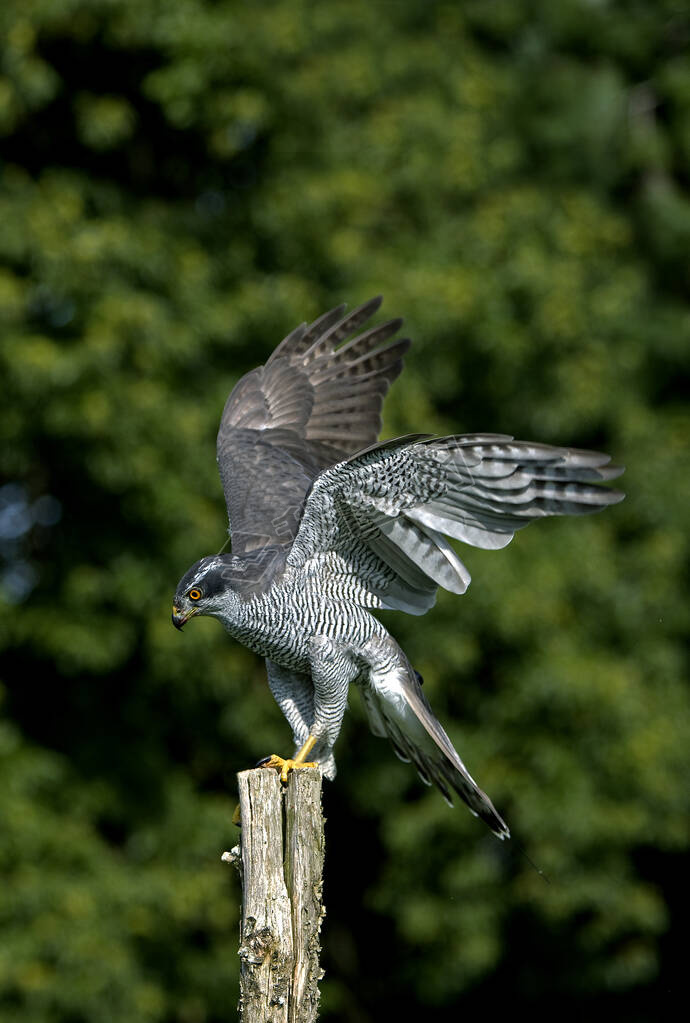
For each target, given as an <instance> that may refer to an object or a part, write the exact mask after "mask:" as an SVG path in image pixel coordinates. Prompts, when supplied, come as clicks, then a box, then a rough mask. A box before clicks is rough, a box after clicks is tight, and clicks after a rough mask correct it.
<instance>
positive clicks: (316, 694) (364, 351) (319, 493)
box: [173, 298, 623, 838]
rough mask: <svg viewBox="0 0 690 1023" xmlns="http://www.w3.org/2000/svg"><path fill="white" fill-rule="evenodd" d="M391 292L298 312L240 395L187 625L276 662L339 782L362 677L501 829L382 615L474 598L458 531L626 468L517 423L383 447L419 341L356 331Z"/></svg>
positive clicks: (406, 753)
mask: <svg viewBox="0 0 690 1023" xmlns="http://www.w3.org/2000/svg"><path fill="white" fill-rule="evenodd" d="M380 303H381V299H380V298H377V299H373V300H371V301H370V302H367V303H365V304H364V305H362V306H360V307H359V308H358V309H355V310H354V311H353V312H352V313H350V314H348V315H344V307H342V306H341V307H339V308H337V309H333V310H331V311H330V312H328V313H326V314H324V315H323V316H322V317H320V318H319V319H318V320H316V321H315V322H314V323H312V324H310V325H306V324H302V325H301V326H300V327H298V328H296V329H295V330H293V331H292V332H291V333H290V334H288V336H287V337H286V338H285V339H284V340H283V341H282V342H281V343H280V344H279V345H278V347H277V348H276V349H275V351H274V352H273V354H272V355H271V357H270V358H269V359H268V361H267V362H266V364H265V365H264V366H261V367H259V368H257V369H255V370H252V372H250V373H248V374H247V375H246V376H245V377H243V378H242V379H241V380H240V382H239V383H238V384H237V386H236V387H235V388H234V390H233V391H232V393H231V394H230V397H229V398H228V401H227V403H226V405H225V409H224V410H223V415H222V418H221V423H220V428H219V431H218V445H217V452H218V464H219V469H220V476H221V480H222V483H223V489H224V492H225V498H226V503H227V507H228V515H229V518H230V528H231V534H232V550H233V553H232V554H225V555H216V556H212V557H208V558H203V559H202V560H201V561H199V562H197V563H196V564H195V565H193V566H192V568H191V569H190V570H189V571H188V572H187V573H186V574H185V575H184V576H183V578H182V580H181V581H180V583H179V585H178V588H177V591H176V594H175V603H174V608H173V621H174V622H175V624H176V625H177V626H178V627H181V626H182V625H183V624H184V622H185V621H187V620H188V618H190V617H191V616H192V615H194V614H207V615H212V616H215V617H217V618H219V619H220V620H221V621H222V623H223V624H224V626H225V627H226V629H227V630H228V631H229V632H230V633H231V634H232V635H233V636H235V637H236V638H237V639H239V640H240V641H241V642H243V643H245V644H246V645H247V646H248V647H250V648H251V649H252V650H254V651H256V652H257V653H260V654H262V655H263V656H264V657H265V658H266V664H267V672H268V679H269V684H270V687H271V691H272V692H273V694H274V696H275V698H276V700H277V702H278V704H279V706H280V707H281V710H282V711H283V713H284V714H285V716H286V718H287V720H288V722H289V724H290V727H291V728H292V731H293V739H294V742H295V745H296V747H297V748H299V747H302V746H303V745H304V743H305V742H307V741H308V742H309V744H310V745H311V744H313V749H312V752H311V754H310V756H311V757H313V758H315V759H316V760H318V761H319V762H320V763H321V765H322V767H323V769H324V773H325V774H326V775H327V776H328V777H333V775H334V774H335V760H334V757H333V746H334V744H335V741H336V739H337V736H338V732H339V730H340V725H341V722H342V716H343V713H344V710H345V705H346V700H347V693H348V688H349V685H350V683H353V682H354V683H356V684H357V685H358V686H359V687H360V688H361V690H362V693H363V697H364V703H365V707H366V710H367V714H368V717H369V722H370V726H371V729H372V731H373V732H374V733H375V734H376V735H382V736H387V737H388V738H389V739H390V741H391V743H392V744H393V747H394V749H395V751H396V753H397V754H398V755H399V756H400V757H401V758H403V759H405V760H409V761H412V762H413V763H414V765H415V767H416V768H417V770H418V772H419V774H420V775H421V777H422V778H423V780H425V781H427V782H429V783H431V782H433V783H435V784H436V785H437V786H438V787H439V788H440V790H441V792H442V793H443V795H444V796H445V798H446V799H448V801H450V800H451V795H452V793H453V792H457V793H458V794H459V795H460V796H461V798H462V799H463V800H464V801H465V802H466V803H467V805H468V806H469V808H470V809H471V810H472V812H473V813H475V814H477V815H478V816H480V817H481V818H482V819H483V820H484V821H486V823H487V824H488V825H489V827H490V828H491V829H492V830H493V831H494V832H495V833H496V834H497V835H498V836H499V837H501V838H504V837H507V836H508V834H509V831H508V828H507V826H506V824H505V823H504V821H503V820H502V819H501V817H500V816H499V815H498V813H497V812H496V810H495V808H494V806H493V804H492V803H491V800H490V799H489V798H488V796H486V794H485V793H484V792H482V791H481V789H480V788H479V787H478V786H477V785H476V783H475V782H474V780H473V779H472V778H471V776H470V775H469V773H468V772H467V769H466V768H465V766H464V764H463V763H462V760H461V759H460V757H459V756H458V754H457V752H456V751H455V749H454V747H453V745H452V743H451V741H450V739H449V738H448V736H447V734H446V733H445V731H444V730H443V728H442V727H441V725H440V723H439V722H438V720H437V719H436V717H435V716H434V714H433V712H432V710H431V708H430V706H429V703H428V701H427V700H426V698H425V696H424V694H423V691H422V689H421V687H420V684H419V681H418V678H417V676H416V673H415V672H414V670H413V669H412V668H411V666H410V665H409V662H408V661H407V658H406V657H405V654H404V653H403V651H402V650H401V649H400V647H399V646H398V644H397V643H396V642H395V640H393V639H392V637H391V636H390V635H389V634H388V633H387V631H386V630H385V629H384V627H383V626H382V625H381V623H380V622H379V621H378V620H377V619H376V618H375V617H374V615H373V614H372V613H371V610H372V609H377V608H396V609H399V610H403V611H407V612H409V613H411V614H424V613H425V612H426V611H427V610H428V609H429V608H430V607H431V606H432V605H433V603H434V601H435V597H436V591H437V588H438V587H439V586H442V587H444V588H445V589H447V590H450V591H451V592H454V593H464V592H465V590H466V589H467V587H468V585H469V582H470V576H469V573H468V571H467V569H466V568H465V566H464V565H463V563H462V561H461V560H460V558H459V557H458V555H457V554H456V552H455V551H454V549H453V548H452V547H451V545H450V543H449V542H448V540H447V539H446V537H451V538H454V539H456V540H460V541H462V542H464V543H467V544H470V545H472V546H475V547H483V548H488V549H498V548H501V547H504V546H506V544H508V543H509V542H510V540H511V539H512V537H513V535H514V533H515V532H516V531H517V530H518V529H522V528H523V527H524V526H526V525H528V524H529V522H531V521H533V520H534V519H536V518H541V517H543V516H549V515H580V514H587V513H590V512H594V511H599V510H601V509H602V508H604V507H606V506H607V505H609V504H614V503H616V502H617V501H620V500H621V499H622V497H623V494H622V493H620V492H619V491H616V490H612V489H610V488H607V487H602V486H601V484H602V483H606V482H608V481H610V480H612V479H615V478H616V477H617V476H618V475H619V474H620V473H621V472H622V471H623V470H622V469H620V468H618V467H616V466H612V465H611V464H610V460H609V457H608V456H607V455H603V454H599V453H598V452H592V451H580V450H577V449H573V448H560V447H551V446H549V445H546V444H538V443H531V442H524V441H516V440H514V439H513V438H512V437H509V436H506V435H503V434H469V435H461V436H451V437H430V436H427V435H415V436H410V437H402V438H397V439H395V440H392V441H386V442H384V443H382V444H379V443H377V437H378V433H379V430H380V428H381V408H382V404H383V399H384V397H385V395H386V392H387V391H388V388H389V386H390V384H391V383H392V382H393V380H395V378H396V377H397V376H398V375H399V373H400V371H401V369H402V356H403V355H404V353H405V352H406V351H407V348H408V347H409V341H408V340H406V339H395V338H394V335H395V334H396V333H397V331H398V330H399V328H400V325H401V322H402V321H401V320H391V321H389V322H387V323H384V324H381V325H380V326H378V327H373V328H370V329H368V330H366V331H364V332H363V333H361V334H356V331H357V330H358V329H359V328H360V327H361V326H362V325H363V324H365V323H366V321H367V320H369V319H370V318H371V316H372V315H373V314H374V312H375V311H376V310H377V309H378V307H379V305H380ZM352 335H355V336H354V337H353V336H352Z"/></svg>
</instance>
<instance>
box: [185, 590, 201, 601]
mask: <svg viewBox="0 0 690 1023" xmlns="http://www.w3.org/2000/svg"><path fill="white" fill-rule="evenodd" d="M187 596H188V597H189V599H190V600H200V599H201V590H197V589H194V590H190V591H189V593H188V594H187Z"/></svg>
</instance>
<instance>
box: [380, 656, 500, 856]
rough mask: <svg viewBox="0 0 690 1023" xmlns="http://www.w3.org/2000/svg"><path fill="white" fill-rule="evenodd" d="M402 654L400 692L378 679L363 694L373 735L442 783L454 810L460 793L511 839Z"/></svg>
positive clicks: (422, 774)
mask: <svg viewBox="0 0 690 1023" xmlns="http://www.w3.org/2000/svg"><path fill="white" fill-rule="evenodd" d="M400 654H401V655H402V657H403V658H404V666H403V668H402V670H399V671H398V676H397V679H396V684H395V687H394V688H392V687H391V682H390V678H389V679H387V681H386V685H385V687H384V686H378V685H377V682H376V676H375V675H372V678H371V685H370V686H369V687H365V688H364V689H363V690H362V694H363V697H364V703H365V707H366V709H367V714H368V717H369V725H370V728H371V730H372V732H373V733H374V735H379V736H385V737H386V738H388V739H389V740H390V742H391V744H392V746H393V749H394V751H395V753H396V755H397V756H398V757H400V759H401V760H405V761H408V762H411V763H413V764H414V766H415V767H416V768H417V772H418V774H419V776H420V777H421V779H422V781H424V782H425V783H426V784H427V785H429V784H431V783H433V784H434V785H436V787H437V788H438V789H439V790H440V792H441V794H442V795H443V797H444V799H445V800H446V802H447V803H448V804H449V805H450V806H452V805H453V794H454V793H457V794H458V795H459V796H460V798H461V799H462V800H463V801H464V802H465V803H466V805H467V806H468V807H469V809H470V811H471V812H472V813H473V814H474V815H475V817H480V818H481V820H483V821H484V823H485V824H486V825H488V827H489V828H490V829H491V830H492V831H493V833H494V834H495V835H497V836H498V837H499V838H500V839H504V838H510V829H509V828H508V825H507V824H506V822H505V821H504V820H503V818H502V817H501V815H500V814H499V813H498V811H497V810H496V807H495V806H494V804H493V803H492V802H491V800H490V799H489V797H488V796H487V794H486V793H485V792H483V791H482V789H480V788H479V786H478V785H477V783H476V782H475V780H474V778H473V777H472V775H471V774H470V773H469V771H468V770H467V768H466V767H465V765H464V763H463V762H462V760H461V759H460V756H459V755H458V753H457V750H456V749H455V747H454V746H453V743H452V742H451V741H450V739H449V737H448V735H447V733H446V732H445V730H444V729H443V727H442V726H441V724H440V722H439V721H438V719H437V718H436V716H435V714H434V712H433V711H432V709H431V707H430V705H429V701H428V700H427V699H426V697H425V696H424V693H423V692H422V688H421V686H420V683H419V681H418V678H417V675H416V672H415V671H414V670H413V669H412V667H411V666H410V664H409V662H408V661H407V658H405V656H404V654H402V651H400Z"/></svg>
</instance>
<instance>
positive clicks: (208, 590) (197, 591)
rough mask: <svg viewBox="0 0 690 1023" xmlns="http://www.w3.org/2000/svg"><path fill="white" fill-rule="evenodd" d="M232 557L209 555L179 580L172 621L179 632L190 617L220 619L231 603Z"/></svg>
mask: <svg viewBox="0 0 690 1023" xmlns="http://www.w3.org/2000/svg"><path fill="white" fill-rule="evenodd" d="M231 562H232V558H231V557H230V556H228V555H218V554H213V555H211V556H209V557H207V558H202V559H201V561H197V562H196V564H195V565H192V567H191V568H190V569H189V571H188V572H185V574H184V575H183V576H182V578H181V579H180V581H179V583H178V584H177V589H176V590H175V598H174V600H173V610H172V622H173V625H174V626H175V628H176V629H181V628H182V626H183V625H184V624H185V622H188V621H189V619H190V618H193V617H194V615H213V616H216V617H222V616H223V614H224V612H225V613H227V610H228V601H229V600H232V596H233V587H232V580H231V578H230V576H231V574H232V570H231Z"/></svg>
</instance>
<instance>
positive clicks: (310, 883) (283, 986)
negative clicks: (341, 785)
mask: <svg viewBox="0 0 690 1023" xmlns="http://www.w3.org/2000/svg"><path fill="white" fill-rule="evenodd" d="M237 780H238V785H239V791H240V813H241V818H242V837H241V851H240V850H237V851H235V850H233V854H234V855H232V854H231V855H230V856H228V855H227V854H226V856H225V858H228V859H229V858H232V859H233V860H234V862H235V863H236V865H237V867H238V869H239V872H240V878H241V881H242V918H241V924H240V947H239V957H240V1002H239V1015H240V1021H241V1023H311V1021H312V1020H315V1019H316V1017H317V1013H318V1004H319V987H318V985H319V980H320V979H321V975H322V974H321V969H320V966H319V953H320V951H321V947H320V944H319V931H320V929H321V921H322V920H323V916H324V912H325V911H324V907H323V902H322V884H323V857H324V832H323V815H322V812H321V773H320V772H319V771H318V770H316V769H314V768H302V769H300V770H299V771H291V772H290V775H289V779H288V784H287V788H284V787H283V786H282V785H281V782H280V776H279V775H278V772H277V771H274V770H266V769H255V770H253V771H243V772H242V773H241V774H238V776H237Z"/></svg>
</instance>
